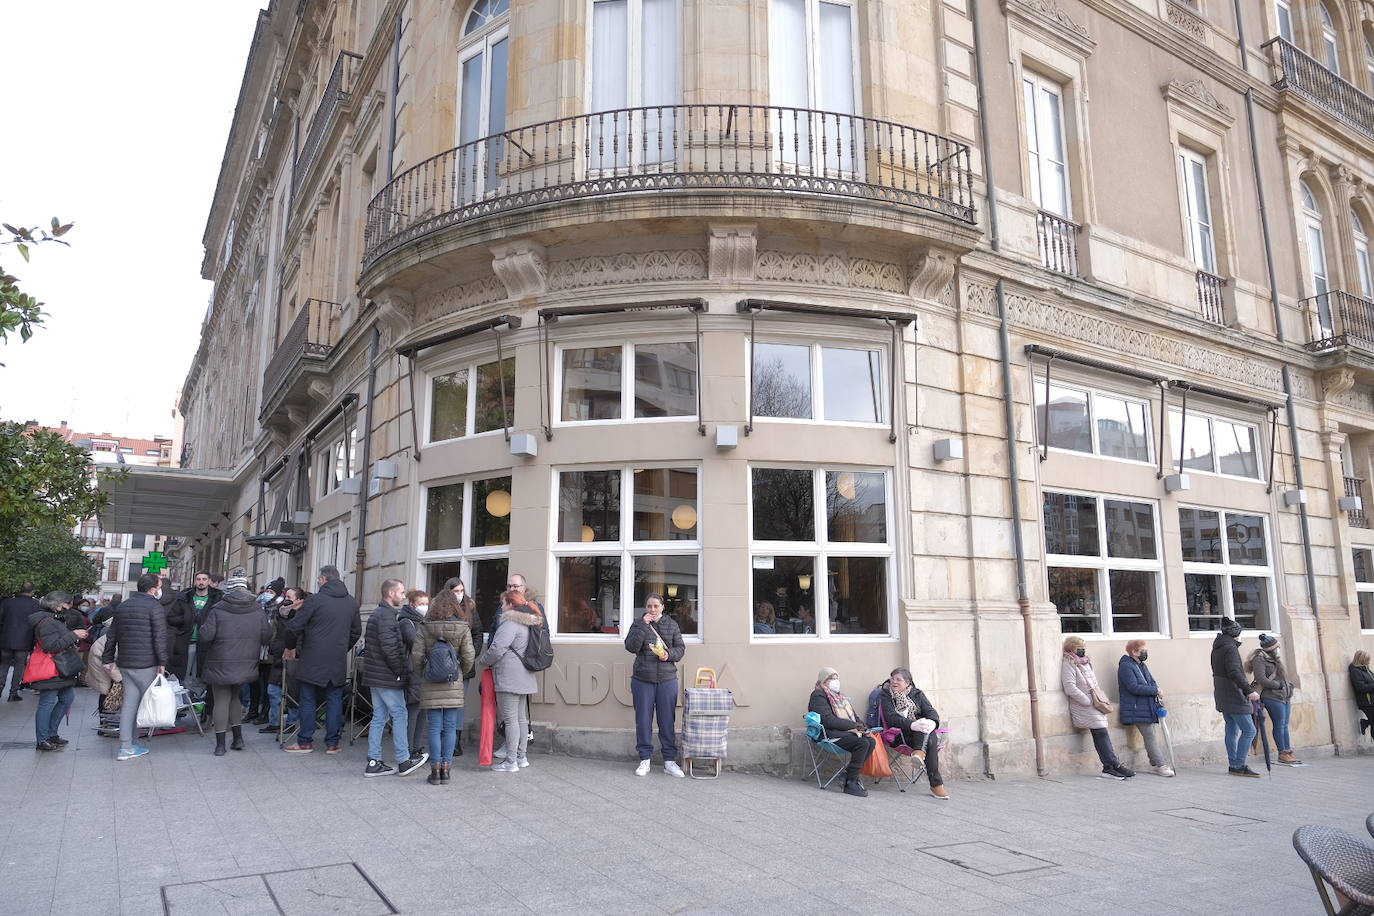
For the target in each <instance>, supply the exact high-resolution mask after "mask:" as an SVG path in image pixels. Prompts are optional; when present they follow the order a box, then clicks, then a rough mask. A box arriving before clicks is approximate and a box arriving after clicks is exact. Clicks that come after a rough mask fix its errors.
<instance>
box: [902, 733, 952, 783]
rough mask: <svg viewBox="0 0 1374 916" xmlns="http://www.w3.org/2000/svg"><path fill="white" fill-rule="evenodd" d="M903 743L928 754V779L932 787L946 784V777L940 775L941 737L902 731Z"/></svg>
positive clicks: (932, 734)
mask: <svg viewBox="0 0 1374 916" xmlns="http://www.w3.org/2000/svg"><path fill="white" fill-rule="evenodd" d="M902 743H903V744H905V745H906V746H907V747H910V748H915V749H916V750H918V751H921V750H923V751H925V752H926V777H927V778H928V779H929V780H930V787H931V788H932V789H933V788H935V787H936V786H943V785H944V784H945V780H944V777H942V776H941V775H940V737H939V735H937V734H935V732H931V733H930V734H929V735H923V734H921V733H920V732H914V731H910V730H909V729H905V728H904V729H902Z"/></svg>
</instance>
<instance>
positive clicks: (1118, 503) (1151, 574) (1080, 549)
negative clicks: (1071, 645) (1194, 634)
mask: <svg viewBox="0 0 1374 916" xmlns="http://www.w3.org/2000/svg"><path fill="white" fill-rule="evenodd" d="M1044 513H1045V515H1044V525H1045V565H1046V569H1047V573H1048V580H1049V598H1050V602H1051V603H1053V604H1054V606H1055V608H1057V609H1058V611H1059V626H1060V629H1061V630H1062V631H1063V632H1065V633H1103V634H1111V633H1162V632H1166V627H1165V624H1166V621H1165V615H1164V614H1163V612H1162V609H1163V608H1164V607H1165V602H1164V564H1163V559H1162V557H1161V555H1160V549H1159V518H1158V514H1157V512H1156V508H1155V503H1154V502H1152V501H1146V500H1133V499H1125V498H1113V497H1110V496H1104V495H1100V494H1085V493H1063V492H1051V491H1048V490H1047V491H1046V492H1045V501H1044Z"/></svg>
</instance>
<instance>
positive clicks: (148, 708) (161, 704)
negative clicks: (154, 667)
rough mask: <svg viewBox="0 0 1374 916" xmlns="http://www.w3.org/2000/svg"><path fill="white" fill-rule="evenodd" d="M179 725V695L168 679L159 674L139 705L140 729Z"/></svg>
mask: <svg viewBox="0 0 1374 916" xmlns="http://www.w3.org/2000/svg"><path fill="white" fill-rule="evenodd" d="M176 724H177V695H176V691H175V690H173V689H172V686H171V685H170V684H168V683H167V678H166V677H165V676H164V675H161V674H159V675H158V676H157V677H155V678H153V683H152V684H151V685H149V687H148V689H147V690H146V691H145V692H144V694H143V699H142V700H140V701H139V704H138V727H139V728H171V727H172V726H174V725H176Z"/></svg>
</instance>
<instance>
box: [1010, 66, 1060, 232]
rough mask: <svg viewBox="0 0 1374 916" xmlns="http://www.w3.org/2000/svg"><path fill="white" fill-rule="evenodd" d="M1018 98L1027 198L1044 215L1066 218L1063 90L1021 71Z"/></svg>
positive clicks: (1050, 82)
mask: <svg viewBox="0 0 1374 916" xmlns="http://www.w3.org/2000/svg"><path fill="white" fill-rule="evenodd" d="M1021 95H1022V102H1023V105H1024V108H1025V118H1026V174H1027V177H1028V178H1029V180H1030V189H1029V190H1030V196H1031V199H1032V200H1034V201H1035V203H1036V204H1037V205H1038V206H1039V207H1040V209H1041V210H1044V211H1046V212H1048V213H1053V214H1055V215H1056V216H1063V217H1066V218H1067V217H1069V216H1071V215H1072V213H1071V206H1072V205H1071V202H1070V199H1069V160H1068V146H1067V143H1066V141H1065V139H1064V87H1063V86H1062V85H1060V84H1059V83H1057V82H1055V81H1054V80H1051V79H1049V78H1047V77H1044V76H1041V75H1040V74H1038V73H1036V72H1034V71H1033V70H1029V69H1027V70H1023V71H1022V76H1021Z"/></svg>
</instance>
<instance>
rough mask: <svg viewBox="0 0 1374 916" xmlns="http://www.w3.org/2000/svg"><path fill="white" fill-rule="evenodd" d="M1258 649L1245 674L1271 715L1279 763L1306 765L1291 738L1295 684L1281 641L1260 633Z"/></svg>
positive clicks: (1246, 665) (1247, 662) (1246, 663)
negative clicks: (1289, 731)
mask: <svg viewBox="0 0 1374 916" xmlns="http://www.w3.org/2000/svg"><path fill="white" fill-rule="evenodd" d="M1259 643H1260V644H1259V648H1258V649H1256V650H1255V651H1254V652H1251V653H1250V657H1249V658H1247V659H1246V660H1245V671H1246V673H1248V674H1249V675H1250V676H1251V677H1252V678H1254V681H1253V682H1252V683H1251V685H1250V686H1251V687H1252V688H1253V689H1255V690H1258V691H1259V695H1260V702H1261V703H1263V704H1264V711H1265V712H1267V713H1269V727H1270V728H1271V729H1273V732H1274V745H1275V747H1277V748H1278V750H1279V763H1282V764H1283V765H1284V766H1290V767H1299V766H1303V765H1304V764H1303V762H1302V761H1301V760H1299V759H1298V758H1297V756H1296V755H1295V754H1294V753H1293V742H1292V740H1291V739H1290V738H1289V737H1288V713H1289V710H1290V709H1291V708H1292V707H1291V701H1292V699H1293V685H1292V683H1290V682H1289V680H1288V669H1287V668H1285V667H1284V664H1283V655H1281V654H1280V653H1279V638H1278V637H1277V636H1270V635H1269V634H1268V633H1261V634H1260V638H1259Z"/></svg>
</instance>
